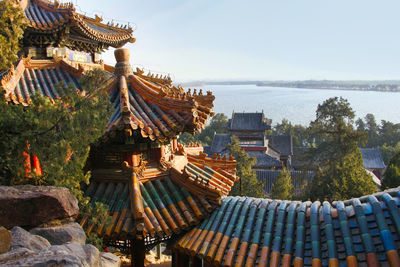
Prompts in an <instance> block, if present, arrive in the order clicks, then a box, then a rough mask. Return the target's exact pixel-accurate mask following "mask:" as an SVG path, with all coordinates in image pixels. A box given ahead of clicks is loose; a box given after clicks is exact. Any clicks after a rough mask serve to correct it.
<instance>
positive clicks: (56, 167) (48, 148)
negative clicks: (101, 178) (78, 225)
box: [0, 70, 111, 225]
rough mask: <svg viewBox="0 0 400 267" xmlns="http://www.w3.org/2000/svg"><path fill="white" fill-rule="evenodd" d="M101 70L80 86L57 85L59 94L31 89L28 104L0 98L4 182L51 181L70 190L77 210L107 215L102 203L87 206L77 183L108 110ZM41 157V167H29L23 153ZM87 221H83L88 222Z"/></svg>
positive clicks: (0, 173) (0, 166) (0, 159)
mask: <svg viewBox="0 0 400 267" xmlns="http://www.w3.org/2000/svg"><path fill="white" fill-rule="evenodd" d="M104 84H106V76H105V75H104V73H103V71H101V70H94V71H92V72H89V73H87V75H86V76H84V77H83V78H82V79H81V88H82V89H84V92H85V94H80V93H79V94H78V93H77V91H76V89H75V88H74V87H73V86H72V85H70V86H68V87H65V86H64V87H62V86H61V85H60V86H59V88H57V91H59V92H63V94H62V95H61V97H60V98H56V99H54V100H53V99H50V98H49V97H45V96H40V95H39V94H36V95H35V96H32V98H31V103H30V105H28V106H23V105H13V104H11V103H7V102H6V100H5V99H4V95H2V96H1V99H0V114H1V115H0V136H1V137H2V138H1V139H0V176H2V177H3V183H6V184H7V185H14V184H34V185H54V186H63V187H67V188H69V189H70V190H71V192H72V193H73V194H74V195H75V196H76V197H77V199H78V201H79V206H80V213H81V214H82V213H83V214H85V213H88V214H91V216H90V217H89V218H90V220H93V221H96V220H98V219H99V217H101V216H106V215H107V212H106V209H105V207H102V205H100V204H96V205H95V206H92V205H91V204H90V203H89V198H85V197H83V193H82V191H81V190H80V185H81V183H86V184H87V183H89V177H90V173H88V172H85V171H84V170H83V168H84V165H85V163H86V159H87V157H88V154H89V149H90V145H91V144H93V143H94V142H96V141H97V140H98V139H99V138H100V137H101V136H102V135H103V134H104V130H105V126H106V123H107V120H106V119H105V118H109V116H110V112H111V106H110V102H109V101H108V94H107V91H106V90H105V89H103V88H102V86H103V85H104ZM28 155H31V156H33V155H35V156H37V157H38V158H39V160H40V165H41V168H42V171H41V172H39V173H38V172H37V171H35V170H34V169H32V170H31V171H27V170H28V168H27V167H28V166H27V164H29V161H28V163H27V159H28V158H27V156H28ZM90 224H91V222H90V223H89V224H88V225H90Z"/></svg>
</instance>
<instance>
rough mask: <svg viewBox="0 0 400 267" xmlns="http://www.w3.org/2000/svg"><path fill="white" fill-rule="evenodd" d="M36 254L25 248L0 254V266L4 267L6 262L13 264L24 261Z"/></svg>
mask: <svg viewBox="0 0 400 267" xmlns="http://www.w3.org/2000/svg"><path fill="white" fill-rule="evenodd" d="M35 253H36V252H35V251H33V250H30V249H27V248H17V249H14V250H11V251H9V252H8V253H4V254H0V266H6V263H7V262H15V261H18V260H21V259H25V258H27V257H29V256H31V255H34V254H35Z"/></svg>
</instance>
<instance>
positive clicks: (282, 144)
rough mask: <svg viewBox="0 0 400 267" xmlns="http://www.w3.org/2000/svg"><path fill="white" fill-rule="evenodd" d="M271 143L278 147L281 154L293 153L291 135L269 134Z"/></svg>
mask: <svg viewBox="0 0 400 267" xmlns="http://www.w3.org/2000/svg"><path fill="white" fill-rule="evenodd" d="M267 138H268V140H269V145H270V146H272V147H273V148H275V149H277V150H278V151H279V152H280V154H281V155H284V156H289V155H293V141H292V136H291V135H268V136H267Z"/></svg>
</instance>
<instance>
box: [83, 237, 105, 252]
mask: <svg viewBox="0 0 400 267" xmlns="http://www.w3.org/2000/svg"><path fill="white" fill-rule="evenodd" d="M86 244H91V245H93V246H95V247H96V248H98V249H99V250H100V251H103V247H104V244H103V239H101V238H100V237H99V236H98V235H97V234H96V233H90V234H87V235H86Z"/></svg>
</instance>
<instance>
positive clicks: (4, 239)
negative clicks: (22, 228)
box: [0, 226, 12, 254]
mask: <svg viewBox="0 0 400 267" xmlns="http://www.w3.org/2000/svg"><path fill="white" fill-rule="evenodd" d="M11 240H12V236H11V233H10V231H8V230H7V229H6V228H4V227H3V226H0V254H3V253H6V252H8V251H9V250H10V246H11Z"/></svg>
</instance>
